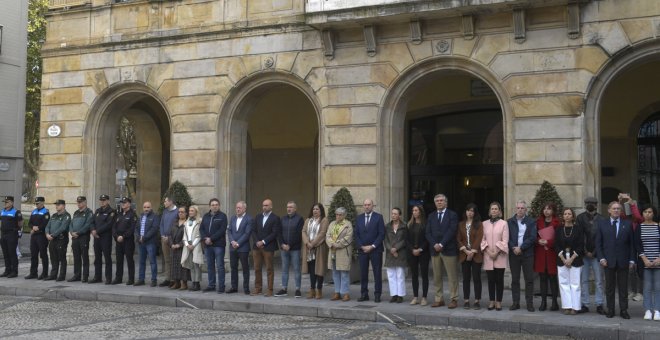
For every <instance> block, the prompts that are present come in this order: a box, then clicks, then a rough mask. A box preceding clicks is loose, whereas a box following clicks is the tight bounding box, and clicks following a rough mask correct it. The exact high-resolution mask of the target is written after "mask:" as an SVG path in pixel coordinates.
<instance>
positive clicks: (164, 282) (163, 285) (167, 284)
mask: <svg viewBox="0 0 660 340" xmlns="http://www.w3.org/2000/svg"><path fill="white" fill-rule="evenodd" d="M170 284H172V282H170V280H165V281H163V282H161V283H160V284H159V285H158V287H169V286H170Z"/></svg>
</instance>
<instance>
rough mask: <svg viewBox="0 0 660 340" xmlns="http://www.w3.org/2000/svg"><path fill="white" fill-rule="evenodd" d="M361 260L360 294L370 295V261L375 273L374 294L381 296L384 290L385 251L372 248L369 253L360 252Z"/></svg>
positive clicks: (359, 258)
mask: <svg viewBox="0 0 660 340" xmlns="http://www.w3.org/2000/svg"><path fill="white" fill-rule="evenodd" d="M358 261H359V262H360V286H361V287H360V294H361V295H362V296H368V295H369V262H371V269H372V270H373V274H374V296H380V295H381V293H382V292H383V251H382V250H380V251H379V250H376V249H374V250H372V251H371V252H369V253H363V252H360V253H358Z"/></svg>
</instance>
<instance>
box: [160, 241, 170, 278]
mask: <svg viewBox="0 0 660 340" xmlns="http://www.w3.org/2000/svg"><path fill="white" fill-rule="evenodd" d="M160 249H161V251H162V255H163V262H164V263H163V275H164V276H165V281H170V280H171V279H172V248H170V244H169V238H168V237H166V238H162V237H161V238H160Z"/></svg>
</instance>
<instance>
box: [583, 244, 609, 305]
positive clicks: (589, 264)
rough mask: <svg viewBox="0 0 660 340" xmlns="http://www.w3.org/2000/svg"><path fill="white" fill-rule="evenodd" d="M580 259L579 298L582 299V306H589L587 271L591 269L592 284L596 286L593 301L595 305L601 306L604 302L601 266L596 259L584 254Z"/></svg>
mask: <svg viewBox="0 0 660 340" xmlns="http://www.w3.org/2000/svg"><path fill="white" fill-rule="evenodd" d="M582 261H583V264H582V267H580V268H581V270H580V281H581V283H582V287H580V295H581V299H580V300H581V301H582V306H585V307H587V306H589V273H590V272H591V271H592V270H593V272H594V285H595V286H596V294H595V296H594V302H595V303H596V306H602V305H603V303H604V297H603V272H602V267H601V265H600V263H599V262H598V260H597V259H595V258H593V257H586V256H585V257H584V258H583V259H582Z"/></svg>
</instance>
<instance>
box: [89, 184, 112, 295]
mask: <svg viewBox="0 0 660 340" xmlns="http://www.w3.org/2000/svg"><path fill="white" fill-rule="evenodd" d="M109 200H110V196H108V195H101V196H99V203H100V205H101V206H100V207H99V208H97V209H96V211H95V212H94V224H93V225H92V237H93V238H94V278H93V279H92V280H91V281H89V283H98V282H103V279H102V277H103V262H105V284H107V285H109V284H110V283H112V226H113V225H114V223H115V214H116V213H115V210H114V209H112V208H111V207H110V202H109Z"/></svg>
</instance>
